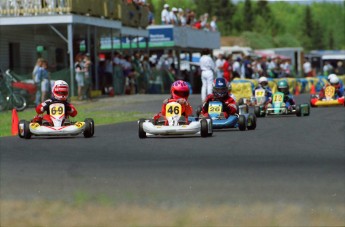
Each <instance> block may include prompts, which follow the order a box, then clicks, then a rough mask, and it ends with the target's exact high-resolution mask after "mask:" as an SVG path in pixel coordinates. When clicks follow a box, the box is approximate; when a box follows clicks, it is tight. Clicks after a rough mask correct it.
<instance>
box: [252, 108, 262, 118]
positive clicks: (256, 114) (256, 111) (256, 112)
mask: <svg viewBox="0 0 345 227" xmlns="http://www.w3.org/2000/svg"><path fill="white" fill-rule="evenodd" d="M254 113H255V116H256V117H261V110H260V106H255V107H254Z"/></svg>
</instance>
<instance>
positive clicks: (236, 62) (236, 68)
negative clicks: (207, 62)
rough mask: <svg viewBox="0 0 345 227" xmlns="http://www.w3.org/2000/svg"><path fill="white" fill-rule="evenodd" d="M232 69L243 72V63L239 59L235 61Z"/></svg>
mask: <svg viewBox="0 0 345 227" xmlns="http://www.w3.org/2000/svg"><path fill="white" fill-rule="evenodd" d="M232 71H233V72H238V73H240V72H241V64H240V63H239V62H238V61H235V62H234V63H233V64H232Z"/></svg>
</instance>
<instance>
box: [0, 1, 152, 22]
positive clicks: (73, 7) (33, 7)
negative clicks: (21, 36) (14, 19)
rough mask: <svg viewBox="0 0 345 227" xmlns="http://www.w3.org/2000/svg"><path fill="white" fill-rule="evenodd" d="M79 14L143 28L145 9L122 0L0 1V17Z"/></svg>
mask: <svg viewBox="0 0 345 227" xmlns="http://www.w3.org/2000/svg"><path fill="white" fill-rule="evenodd" d="M56 14H60V15H63V14H80V15H87V16H94V17H101V18H106V19H112V20H120V21H122V23H123V24H124V25H125V26H129V27H140V28H146V27H147V26H148V23H149V21H148V14H149V9H148V7H147V6H142V5H136V4H134V3H131V4H129V3H125V2H123V1H122V0H97V1H94V0H50V1H49V3H46V1H41V0H17V1H10V0H7V1H5V2H0V16H2V17H3V16H39V15H56Z"/></svg>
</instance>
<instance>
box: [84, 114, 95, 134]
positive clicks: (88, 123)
mask: <svg viewBox="0 0 345 227" xmlns="http://www.w3.org/2000/svg"><path fill="white" fill-rule="evenodd" d="M84 122H85V129H84V137H85V138H90V137H92V136H93V134H94V133H95V122H94V121H93V119H92V118H86V119H85V121H84Z"/></svg>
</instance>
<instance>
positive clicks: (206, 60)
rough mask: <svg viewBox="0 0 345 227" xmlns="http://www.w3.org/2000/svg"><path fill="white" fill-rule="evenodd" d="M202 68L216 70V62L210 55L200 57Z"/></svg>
mask: <svg viewBox="0 0 345 227" xmlns="http://www.w3.org/2000/svg"><path fill="white" fill-rule="evenodd" d="M200 69H201V70H203V71H205V70H212V71H214V70H215V64H214V61H213V60H212V58H211V57H210V56H208V55H203V56H201V58H200Z"/></svg>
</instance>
